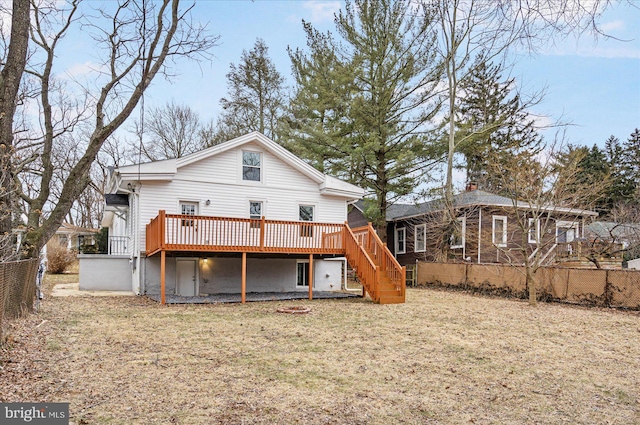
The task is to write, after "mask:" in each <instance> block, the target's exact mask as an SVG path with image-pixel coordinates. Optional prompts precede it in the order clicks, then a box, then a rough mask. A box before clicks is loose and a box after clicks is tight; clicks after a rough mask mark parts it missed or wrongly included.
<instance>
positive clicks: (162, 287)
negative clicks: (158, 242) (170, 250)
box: [160, 249, 167, 305]
mask: <svg viewBox="0 0 640 425" xmlns="http://www.w3.org/2000/svg"><path fill="white" fill-rule="evenodd" d="M166 257H167V255H166V253H165V251H164V249H163V250H161V251H160V304H162V305H165V304H166V303H167V299H166V297H165V283H166V276H165V274H166V273H165V272H166V268H167V265H166V263H167V259H166Z"/></svg>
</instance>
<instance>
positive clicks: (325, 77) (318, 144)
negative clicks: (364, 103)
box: [283, 22, 360, 181]
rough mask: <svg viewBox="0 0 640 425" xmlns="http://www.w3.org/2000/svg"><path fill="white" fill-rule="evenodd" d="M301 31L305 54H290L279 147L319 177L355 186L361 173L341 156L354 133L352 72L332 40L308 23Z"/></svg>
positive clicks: (348, 154)
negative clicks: (290, 87) (289, 87)
mask: <svg viewBox="0 0 640 425" xmlns="http://www.w3.org/2000/svg"><path fill="white" fill-rule="evenodd" d="M303 26H304V30H305V32H306V34H307V46H308V48H309V51H310V53H309V54H308V55H307V54H306V53H305V52H304V51H302V50H300V49H297V50H295V51H293V50H292V49H289V56H290V58H291V62H292V70H293V76H294V78H295V81H296V89H295V94H294V97H293V99H292V100H291V102H290V104H289V111H288V115H287V117H286V119H284V120H283V131H284V133H285V134H287V140H286V141H285V142H284V144H285V146H286V147H288V148H289V149H290V150H291V151H293V152H295V153H296V154H298V155H299V156H300V157H302V158H305V159H306V160H307V161H309V162H310V163H311V164H312V165H313V166H314V167H315V168H317V169H318V170H320V171H322V172H323V173H328V174H331V175H333V176H336V177H340V178H343V179H345V180H349V181H357V178H356V176H357V175H358V173H357V172H356V171H355V170H357V169H359V168H360V167H358V166H357V165H356V164H355V163H353V160H354V158H353V157H352V156H351V152H347V151H345V148H346V147H348V146H349V144H348V140H349V135H350V134H351V133H352V127H353V126H352V125H351V123H352V121H351V119H350V115H349V109H350V105H351V103H350V102H351V97H352V96H353V94H354V91H355V88H356V87H355V84H354V78H353V76H354V74H355V72H356V69H354V68H353V67H352V66H350V64H348V63H344V62H343V61H341V59H340V58H339V57H338V56H337V54H336V52H335V51H334V45H335V41H334V40H333V38H332V36H331V34H329V33H327V34H323V33H320V32H318V31H317V30H315V29H314V28H313V27H312V26H311V24H309V23H307V22H303Z"/></svg>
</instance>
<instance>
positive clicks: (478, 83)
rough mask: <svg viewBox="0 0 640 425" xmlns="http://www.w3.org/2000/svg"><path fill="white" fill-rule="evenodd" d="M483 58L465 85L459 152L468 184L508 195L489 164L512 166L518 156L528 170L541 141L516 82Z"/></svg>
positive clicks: (466, 79)
mask: <svg viewBox="0 0 640 425" xmlns="http://www.w3.org/2000/svg"><path fill="white" fill-rule="evenodd" d="M479 57H480V59H479V60H477V61H476V63H475V64H474V66H473V67H472V70H471V72H470V73H469V74H468V76H467V77H466V78H465V79H464V80H463V81H462V85H461V88H462V89H463V91H464V93H465V96H464V97H463V98H462V99H461V102H460V104H459V109H458V116H459V118H458V120H459V124H458V134H457V137H456V139H457V140H461V141H462V142H461V143H460V144H459V152H460V153H462V155H464V158H465V163H464V168H465V170H466V175H467V181H473V182H477V183H478V184H479V185H480V186H481V187H483V188H485V189H487V190H489V191H493V192H496V193H502V194H506V192H508V190H507V189H506V187H505V185H504V183H503V182H502V181H501V179H498V178H492V176H491V174H490V173H489V172H488V169H489V164H488V161H489V160H492V161H498V162H503V163H510V164H511V163H512V162H513V161H512V160H513V159H515V158H518V160H519V162H520V163H521V165H522V166H530V165H531V164H533V163H534V161H533V158H534V156H535V155H536V154H537V153H538V152H539V151H540V137H539V136H538V134H537V132H536V130H535V127H534V122H533V120H532V119H530V118H529V117H528V114H527V112H526V110H525V105H524V104H523V102H522V101H521V99H520V96H519V95H517V94H516V95H513V94H512V93H511V91H512V86H513V83H514V79H507V80H503V79H502V75H501V69H500V66H498V65H492V64H490V63H487V62H486V61H484V60H483V59H482V58H481V57H482V55H480V56H479ZM507 186H508V187H511V185H507Z"/></svg>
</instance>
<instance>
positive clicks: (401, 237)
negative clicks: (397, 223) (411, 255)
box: [396, 227, 407, 254]
mask: <svg viewBox="0 0 640 425" xmlns="http://www.w3.org/2000/svg"><path fill="white" fill-rule="evenodd" d="M406 241H407V229H405V228H404V227H400V228H399V229H396V254H404V253H405V252H407V246H406Z"/></svg>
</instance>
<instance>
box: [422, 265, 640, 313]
mask: <svg viewBox="0 0 640 425" xmlns="http://www.w3.org/2000/svg"><path fill="white" fill-rule="evenodd" d="M416 274H417V284H418V285H421V286H424V285H434V286H444V287H452V288H460V289H465V290H470V291H473V292H481V293H487V294H494V295H503V296H511V297H518V298H527V297H528V288H527V284H526V279H525V269H524V267H521V266H513V265H505V264H463V263H427V262H422V263H418V270H417V273H416ZM536 292H537V295H538V299H539V300H544V301H563V302H569V303H575V304H584V305H594V306H602V307H618V308H630V309H636V310H640V271H638V270H604V269H579V268H563V267H542V268H540V269H539V270H538V272H537V273H536Z"/></svg>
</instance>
